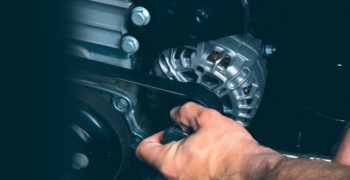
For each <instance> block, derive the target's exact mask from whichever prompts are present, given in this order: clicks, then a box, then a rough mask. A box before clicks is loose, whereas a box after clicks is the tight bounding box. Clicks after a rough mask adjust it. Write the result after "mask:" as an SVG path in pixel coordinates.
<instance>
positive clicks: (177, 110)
mask: <svg viewBox="0 0 350 180" xmlns="http://www.w3.org/2000/svg"><path fill="white" fill-rule="evenodd" d="M179 110H180V106H177V107H174V108H173V109H171V111H170V114H176V113H178V112H179Z"/></svg>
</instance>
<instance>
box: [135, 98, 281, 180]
mask: <svg viewBox="0 0 350 180" xmlns="http://www.w3.org/2000/svg"><path fill="white" fill-rule="evenodd" d="M170 116H171V118H172V119H173V120H174V121H175V122H177V124H178V125H180V126H181V127H182V128H183V130H185V131H186V130H188V128H189V127H191V128H192V129H193V130H194V133H193V134H192V135H190V136H188V137H187V138H185V139H182V140H180V141H178V142H176V143H169V144H164V145H162V144H161V143H160V142H161V139H162V135H163V132H164V131H161V132H159V133H157V134H155V135H153V136H151V137H149V138H147V139H145V140H143V141H142V142H141V143H140V144H139V146H138V147H137V148H136V155H137V157H138V158H139V159H141V160H143V161H145V162H147V163H149V164H150V165H152V166H154V167H155V168H157V169H158V170H159V171H160V172H161V173H162V174H163V175H164V176H165V177H166V178H168V179H253V178H256V177H262V176H263V175H262V174H264V173H265V172H266V171H268V170H269V169H272V168H274V165H275V164H277V163H278V161H279V160H280V159H282V157H283V156H282V155H280V154H279V153H277V152H275V151H273V150H271V149H269V148H266V147H263V146H261V145H259V144H258V143H257V141H256V140H255V139H254V138H253V137H252V136H251V135H250V134H249V132H248V131H247V130H246V129H245V128H244V127H243V126H241V125H240V124H239V123H237V122H236V121H233V120H232V119H230V118H227V117H225V116H223V115H221V114H220V113H219V112H217V111H215V110H212V109H208V108H205V107H203V106H200V105H197V104H195V103H191V102H189V103H186V104H184V105H183V106H182V107H176V108H174V109H173V110H172V111H171V113H170Z"/></svg>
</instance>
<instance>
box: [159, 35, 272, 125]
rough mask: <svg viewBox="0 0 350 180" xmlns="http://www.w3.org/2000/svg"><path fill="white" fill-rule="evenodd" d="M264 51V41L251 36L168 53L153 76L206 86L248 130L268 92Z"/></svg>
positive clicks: (161, 57) (176, 49)
mask: <svg viewBox="0 0 350 180" xmlns="http://www.w3.org/2000/svg"><path fill="white" fill-rule="evenodd" d="M263 51H264V49H263V45H262V43H261V41H260V40H257V39H255V38H254V37H253V36H252V35H250V34H245V35H242V36H229V37H225V38H221V39H217V40H214V41H209V42H203V43H199V44H197V45H194V46H185V47H182V48H172V49H167V50H164V51H163V52H162V53H161V54H160V55H159V58H158V61H157V64H156V66H155V68H154V72H153V73H155V74H156V75H159V76H163V77H166V78H169V79H173V80H177V81H181V82H197V83H199V84H202V85H204V86H206V87H207V88H209V89H211V90H213V91H214V92H215V94H216V95H217V96H218V97H219V98H220V99H221V101H222V104H223V109H224V114H225V115H227V116H229V117H232V118H234V119H235V120H237V121H238V122H240V123H241V124H242V125H244V126H248V125H249V124H250V122H251V119H252V118H253V117H254V115H255V113H256V111H257V109H258V107H259V104H260V102H261V98H262V95H263V92H264V86H265V78H266V73H267V70H266V66H265V65H266V60H265V59H264V58H263V53H264V52H263Z"/></svg>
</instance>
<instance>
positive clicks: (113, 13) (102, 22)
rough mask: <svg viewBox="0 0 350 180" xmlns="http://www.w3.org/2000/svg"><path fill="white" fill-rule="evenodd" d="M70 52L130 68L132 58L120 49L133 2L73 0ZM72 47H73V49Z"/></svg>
mask: <svg viewBox="0 0 350 180" xmlns="http://www.w3.org/2000/svg"><path fill="white" fill-rule="evenodd" d="M70 3H71V4H70V6H69V7H70V8H71V9H70V14H71V15H70V19H69V20H70V21H69V22H70V33H69V34H68V36H69V38H70V39H72V40H73V41H72V43H71V46H70V49H69V52H70V53H71V54H73V55H76V56H80V57H85V58H88V59H90V60H94V61H99V62H103V63H107V64H111V65H116V66H121V67H124V68H128V69H131V68H132V61H131V59H130V57H129V55H128V54H127V53H125V52H124V51H122V50H121V39H122V37H123V35H125V34H126V33H127V28H126V23H127V21H128V19H129V17H130V11H131V7H132V2H130V1H129V0H72V1H71V2H70ZM72 47H73V48H72Z"/></svg>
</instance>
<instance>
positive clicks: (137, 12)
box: [131, 6, 151, 26]
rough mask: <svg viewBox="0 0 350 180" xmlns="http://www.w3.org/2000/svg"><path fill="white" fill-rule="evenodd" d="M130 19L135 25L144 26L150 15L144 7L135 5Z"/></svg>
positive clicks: (149, 19)
mask: <svg viewBox="0 0 350 180" xmlns="http://www.w3.org/2000/svg"><path fill="white" fill-rule="evenodd" d="M131 21H132V22H133V23H134V24H135V25H136V26H145V25H147V24H148V23H149V22H150V21H151V15H150V13H149V12H148V10H147V9H146V8H144V7H142V6H137V7H135V8H134V9H133V10H132V11H131Z"/></svg>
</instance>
